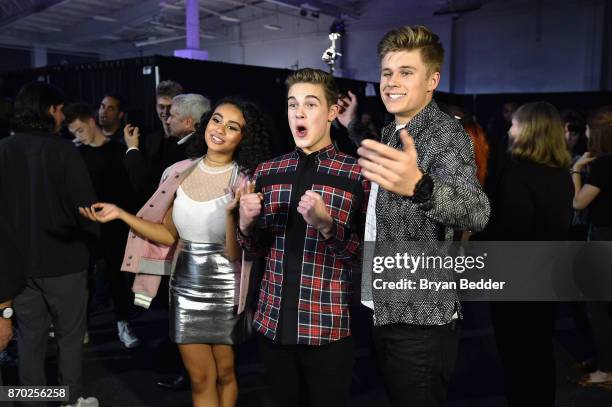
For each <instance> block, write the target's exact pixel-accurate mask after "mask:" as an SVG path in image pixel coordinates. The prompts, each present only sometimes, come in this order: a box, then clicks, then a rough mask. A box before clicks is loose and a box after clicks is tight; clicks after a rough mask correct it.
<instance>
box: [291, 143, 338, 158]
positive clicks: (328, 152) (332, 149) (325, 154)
mask: <svg viewBox="0 0 612 407" xmlns="http://www.w3.org/2000/svg"><path fill="white" fill-rule="evenodd" d="M337 151H338V149H337V148H336V146H335V145H334V143H330V144H328V145H327V146H325V147H323V148H322V149H320V150H319V151H315V152H314V153H310V154H306V153H305V152H304V150H302V149H301V148H299V147H296V148H295V150H294V153H295V154H296V156H297V158H299V157H308V156H316V157H317V158H319V159H324V158H330V157H332V156H333V155H335V154H336V153H337Z"/></svg>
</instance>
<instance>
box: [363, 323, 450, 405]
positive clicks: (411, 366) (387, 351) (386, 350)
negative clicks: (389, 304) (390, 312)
mask: <svg viewBox="0 0 612 407" xmlns="http://www.w3.org/2000/svg"><path fill="white" fill-rule="evenodd" d="M371 334H372V347H373V353H374V357H375V359H376V362H377V364H378V368H379V370H380V372H381V375H382V379H383V382H384V385H385V390H386V391H387V396H388V397H389V400H390V402H391V405H392V406H394V407H395V406H397V407H400V406H401V407H403V406H410V407H421V406H423V407H425V406H438V405H440V404H441V403H442V402H443V401H444V400H445V399H446V392H447V389H448V386H449V383H450V379H451V376H452V373H453V371H454V369H455V362H456V359H457V333H456V330H455V323H454V322H452V323H449V324H446V325H440V326H423V325H409V324H390V325H383V326H373V327H372V329H371Z"/></svg>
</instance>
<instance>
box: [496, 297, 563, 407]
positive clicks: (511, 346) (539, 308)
mask: <svg viewBox="0 0 612 407" xmlns="http://www.w3.org/2000/svg"><path fill="white" fill-rule="evenodd" d="M555 306H556V304H555V303H550V302H496V303H491V321H492V323H493V328H494V330H495V340H496V341H497V348H498V351H499V356H500V358H501V362H502V365H503V369H504V379H505V386H506V397H507V398H508V405H509V406H510V407H512V406H541V407H552V406H554V405H555V387H556V380H555V379H556V373H555V358H554V350H553V342H552V339H553V338H552V337H553V328H554V315H555Z"/></svg>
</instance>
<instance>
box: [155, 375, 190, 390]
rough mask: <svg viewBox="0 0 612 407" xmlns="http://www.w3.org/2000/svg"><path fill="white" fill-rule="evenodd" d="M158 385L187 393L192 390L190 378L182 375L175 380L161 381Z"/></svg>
mask: <svg viewBox="0 0 612 407" xmlns="http://www.w3.org/2000/svg"><path fill="white" fill-rule="evenodd" d="M157 385H158V386H160V387H163V388H164V389H169V390H175V391H185V390H190V389H191V383H190V382H189V377H187V376H186V375H184V374H182V375H179V376H177V377H175V378H173V379H168V380H160V381H158V382H157Z"/></svg>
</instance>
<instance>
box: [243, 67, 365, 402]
mask: <svg viewBox="0 0 612 407" xmlns="http://www.w3.org/2000/svg"><path fill="white" fill-rule="evenodd" d="M287 88H288V92H287V93H288V95H287V117H288V120H289V127H290V128H291V133H292V134H293V139H294V141H295V144H296V149H295V150H294V151H292V152H291V153H289V154H286V155H283V156H280V157H277V158H274V159H272V160H270V161H266V162H264V163H262V164H260V165H259V167H258V168H257V170H256V171H255V178H256V188H255V189H256V191H258V192H257V193H252V194H247V195H244V196H242V197H241V199H240V224H239V240H240V243H241V245H242V246H243V248H244V249H245V250H246V251H247V252H250V253H253V254H257V255H261V256H265V259H266V267H265V273H264V276H263V279H262V282H261V289H260V292H259V301H258V305H257V311H256V313H255V317H254V326H255V329H256V331H257V332H258V337H259V338H258V339H259V343H260V350H261V355H262V358H263V361H264V364H265V365H266V369H267V371H268V376H269V380H270V382H271V383H270V384H271V385H272V389H273V392H272V393H273V394H272V397H273V399H274V400H275V402H276V403H277V405H278V406H282V407H284V406H297V405H300V400H299V399H300V387H302V386H304V389H302V393H303V394H308V398H309V401H310V405H311V406H317V407H322V406H323V407H324V406H334V407H337V406H343V405H346V403H347V401H348V396H349V387H350V382H351V376H352V368H353V360H354V342H353V338H352V337H351V331H350V324H349V322H350V304H351V296H352V293H353V287H352V284H351V273H352V270H353V267H358V265H357V264H356V263H357V262H356V260H357V256H358V250H359V245H360V242H361V236H360V234H361V233H358V229H360V228H359V227H360V226H361V225H362V222H363V219H364V218H363V216H364V214H365V210H366V208H367V202H368V193H369V189H370V186H369V183H368V181H366V180H365V178H364V177H363V176H362V175H361V168H360V167H359V165H357V160H356V159H355V158H353V157H351V156H348V155H346V154H343V153H341V152H339V151H337V149H336V147H335V146H334V145H333V144H332V141H331V136H330V128H331V123H332V122H333V121H334V120H335V119H336V115H337V113H338V106H337V105H336V102H337V100H338V90H337V87H336V84H335V81H334V79H333V77H332V76H331V75H330V74H328V73H326V72H323V71H320V70H316V69H308V68H306V69H301V70H299V71H297V72H295V73H293V74H292V75H291V76H289V78H288V79H287Z"/></svg>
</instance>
